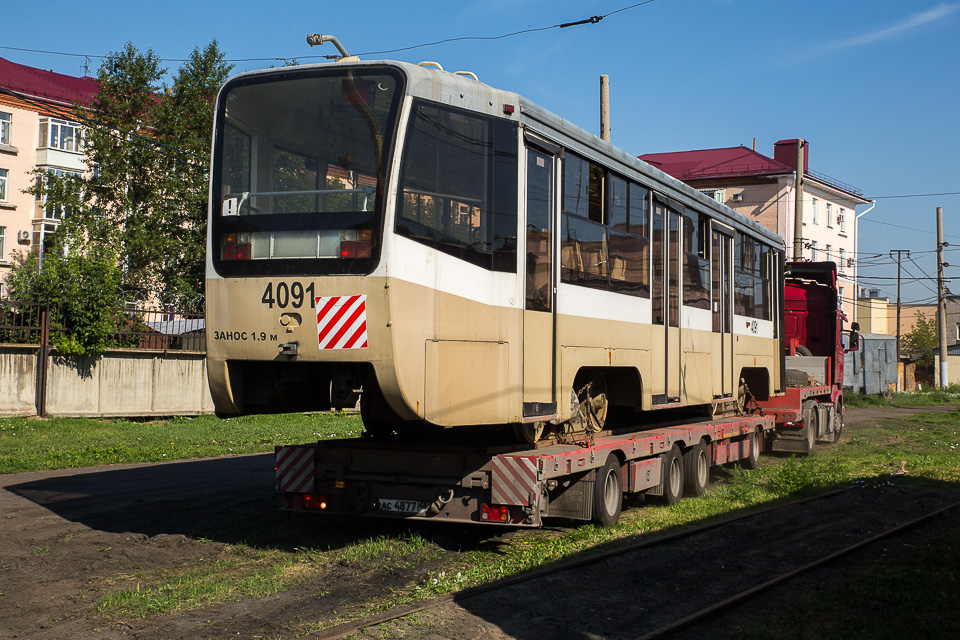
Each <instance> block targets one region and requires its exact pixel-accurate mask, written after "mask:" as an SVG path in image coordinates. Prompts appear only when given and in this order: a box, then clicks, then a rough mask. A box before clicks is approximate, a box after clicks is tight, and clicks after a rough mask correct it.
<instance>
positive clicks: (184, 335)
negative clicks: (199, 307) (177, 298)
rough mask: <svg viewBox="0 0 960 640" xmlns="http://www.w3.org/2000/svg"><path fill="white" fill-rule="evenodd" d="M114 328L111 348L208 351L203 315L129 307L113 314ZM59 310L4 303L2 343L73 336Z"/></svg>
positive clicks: (168, 308) (51, 340)
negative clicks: (57, 335)
mask: <svg viewBox="0 0 960 640" xmlns="http://www.w3.org/2000/svg"><path fill="white" fill-rule="evenodd" d="M112 318H113V323H112V324H113V328H112V330H111V331H110V332H109V334H108V336H107V348H114V349H143V350H151V351H170V350H176V351H204V350H206V322H205V318H204V314H203V313H202V312H196V311H188V310H183V309H176V308H175V307H173V306H165V307H163V308H156V307H144V306H126V307H123V308H120V309H116V310H115V311H114V313H113V314H112ZM68 324H69V323H68V321H66V320H65V318H64V315H63V313H62V312H61V310H60V309H58V308H57V307H54V306H51V305H45V304H38V303H19V302H17V301H15V300H0V343H4V344H42V343H43V342H44V339H43V336H44V335H45V333H44V332H45V331H46V335H48V336H50V338H49V339H48V341H47V343H48V344H49V343H56V342H57V340H56V338H55V337H54V336H55V335H56V334H58V333H59V334H66V333H69V332H70V330H71V329H72V327H70V326H67V325H68Z"/></svg>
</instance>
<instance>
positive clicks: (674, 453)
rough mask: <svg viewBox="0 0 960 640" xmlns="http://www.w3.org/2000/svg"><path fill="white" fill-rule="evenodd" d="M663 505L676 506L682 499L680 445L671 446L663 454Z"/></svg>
mask: <svg viewBox="0 0 960 640" xmlns="http://www.w3.org/2000/svg"><path fill="white" fill-rule="evenodd" d="M662 460H663V470H662V475H661V477H660V478H661V482H662V483H663V498H662V500H663V503H664V504H676V503H678V502H680V498H682V497H683V459H682V457H681V455H680V445H676V444H675V445H673V449H671V450H670V451H669V452H667V453H665V454H663V458H662Z"/></svg>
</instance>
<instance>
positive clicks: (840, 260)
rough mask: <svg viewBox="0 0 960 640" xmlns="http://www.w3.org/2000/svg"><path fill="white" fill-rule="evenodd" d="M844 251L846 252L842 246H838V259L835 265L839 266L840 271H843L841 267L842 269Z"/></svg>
mask: <svg viewBox="0 0 960 640" xmlns="http://www.w3.org/2000/svg"><path fill="white" fill-rule="evenodd" d="M845 253H846V250H845V249H844V248H843V247H840V259H839V260H838V261H837V267H839V269H840V273H843V269H844V262H843V256H844V254H845Z"/></svg>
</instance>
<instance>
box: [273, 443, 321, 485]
mask: <svg viewBox="0 0 960 640" xmlns="http://www.w3.org/2000/svg"><path fill="white" fill-rule="evenodd" d="M276 459H277V491H281V492H287V491H292V492H294V493H312V492H313V483H314V471H313V469H314V464H313V447H277V451H276Z"/></svg>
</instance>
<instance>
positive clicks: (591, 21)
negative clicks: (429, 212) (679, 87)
mask: <svg viewBox="0 0 960 640" xmlns="http://www.w3.org/2000/svg"><path fill="white" fill-rule="evenodd" d="M656 1H657V0H645V1H644V2H637V3H636V4H632V5H629V6H626V7H622V8H620V9H616V10H614V11H610V12H608V13H605V14H603V15H596V16H591V17H589V18H584V19H583V20H577V21H575V22H565V23H561V24H553V25H550V26H547V27H534V28H531V29H522V30H520V31H514V32H512V33H504V34H502V35H498V36H460V37H456V38H446V39H444V40H437V41H435V42H424V43H421V44H415V45H410V46H407V47H399V48H397V49H385V50H383V51H364V52H361V53H357V54H354V55H358V56H373V55H380V54H384V53H398V52H401V51H411V50H413V49H422V48H424V47H433V46H436V45H440V44H447V43H450V42H462V41H467V40H475V41H491V40H503V39H504V38H512V37H514V36H519V35H524V34H527V33H536V32H538V31H549V30H551V29H566V28H568V27H577V26H581V25H590V24H597V23H598V22H600V21H601V20H603V19H604V18H609V17H610V16H612V15H616V14H618V13H622V12H624V11H629V10H630V9H636V8H637V7H642V6H643V5H647V4H651V3H654V2H656ZM0 49H6V50H9V51H24V52H27V53H43V54H49V55H56V56H71V57H75V58H97V59H99V60H103V59H105V58H107V56H101V55H93V54H89V53H69V52H65V51H50V50H46V49H25V48H22V47H9V46H0ZM339 57H340V56H334V55H313V56H299V55H297V56H287V57H280V56H274V57H270V58H225V59H224V61H225V62H276V61H280V60H312V59H322V58H326V59H328V60H329V59H332V58H339ZM158 60H160V61H161V62H188V61H189V60H188V59H184V58H158Z"/></svg>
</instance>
